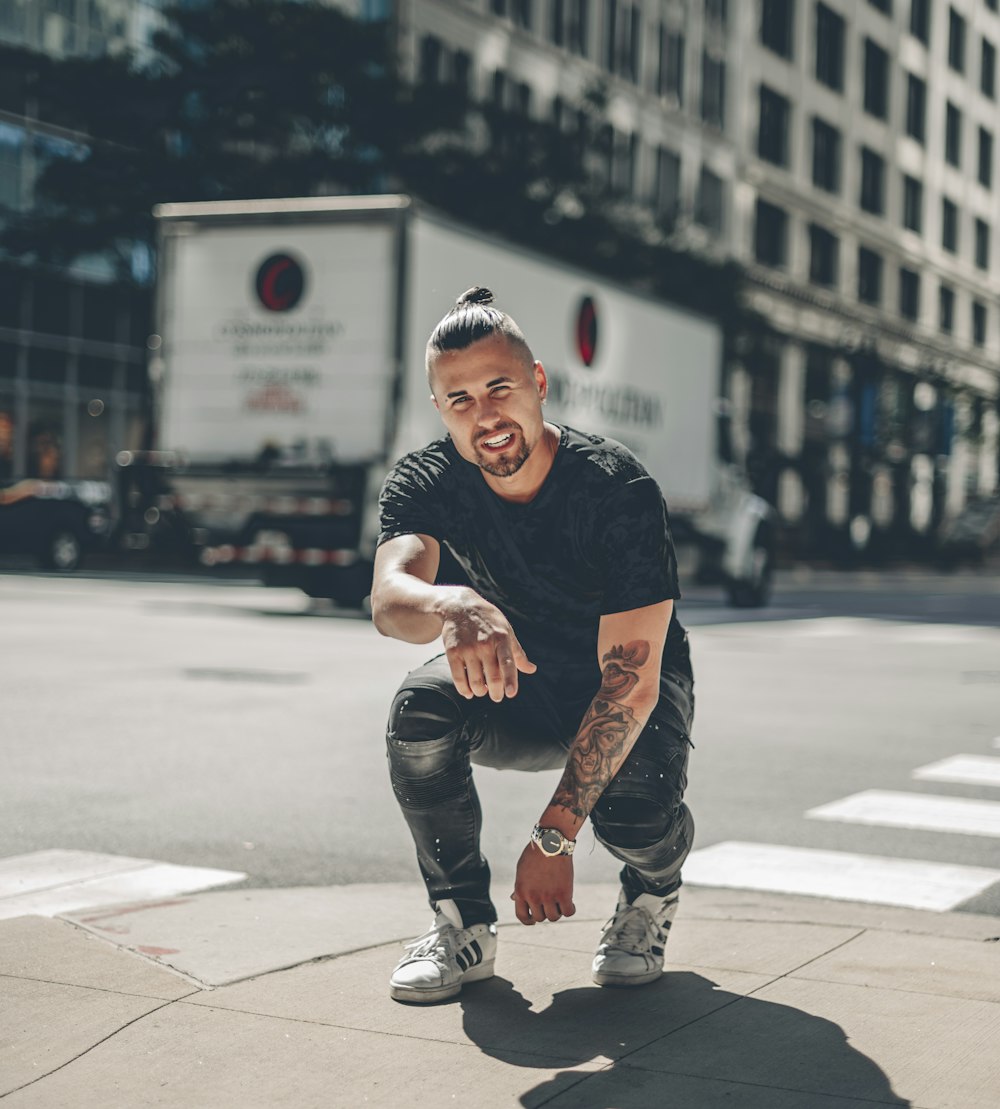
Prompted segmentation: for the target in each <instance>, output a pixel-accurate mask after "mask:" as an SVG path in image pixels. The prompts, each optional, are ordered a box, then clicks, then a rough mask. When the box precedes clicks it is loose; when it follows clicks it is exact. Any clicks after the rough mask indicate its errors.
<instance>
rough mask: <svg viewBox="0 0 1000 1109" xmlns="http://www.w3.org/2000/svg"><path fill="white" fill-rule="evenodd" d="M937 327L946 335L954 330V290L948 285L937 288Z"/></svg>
mask: <svg viewBox="0 0 1000 1109" xmlns="http://www.w3.org/2000/svg"><path fill="white" fill-rule="evenodd" d="M938 327H940V329H941V330H942V331H943V332H944V333H945V334H946V335H950V334H951V333H952V332H953V331H954V330H955V290H954V289H952V288H951V287H950V286H948V285H942V286H941V287H940V289H939V290H938Z"/></svg>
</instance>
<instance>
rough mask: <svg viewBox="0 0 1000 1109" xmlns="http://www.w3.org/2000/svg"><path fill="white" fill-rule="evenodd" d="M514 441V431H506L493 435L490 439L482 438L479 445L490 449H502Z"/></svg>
mask: <svg viewBox="0 0 1000 1109" xmlns="http://www.w3.org/2000/svg"><path fill="white" fill-rule="evenodd" d="M513 442H514V433H513V432H512V431H505V432H503V433H502V434H501V435H492V436H491V437H490V438H489V439H480V440H479V446H481V447H485V448H486V450H488V451H502V450H504V449H505V448H506V447H509V446H510V445H511V443H513Z"/></svg>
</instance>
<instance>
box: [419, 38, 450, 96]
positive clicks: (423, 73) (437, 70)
mask: <svg viewBox="0 0 1000 1109" xmlns="http://www.w3.org/2000/svg"><path fill="white" fill-rule="evenodd" d="M443 46H444V44H443V43H442V42H441V40H440V39H439V38H438V37H437V35H424V37H423V38H422V39H421V40H420V82H421V84H435V85H436V84H437V83H438V82H439V81H440V80H441V61H442V53H443Z"/></svg>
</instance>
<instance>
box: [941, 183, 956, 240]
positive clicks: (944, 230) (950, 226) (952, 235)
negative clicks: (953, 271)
mask: <svg viewBox="0 0 1000 1109" xmlns="http://www.w3.org/2000/svg"><path fill="white" fill-rule="evenodd" d="M941 245H942V246H943V247H944V249H945V250H948V251H951V253H952V254H956V253H958V206H957V205H956V204H955V203H954V202H953V201H951V200H949V199H948V198H947V197H945V198H944V199H943V200H942V201H941Z"/></svg>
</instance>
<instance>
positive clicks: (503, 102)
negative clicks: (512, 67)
mask: <svg viewBox="0 0 1000 1109" xmlns="http://www.w3.org/2000/svg"><path fill="white" fill-rule="evenodd" d="M490 91H491V99H492V101H493V103H494V105H495V106H496V107H498V108H506V106H507V74H506V73H504V71H503V70H502V69H496V70H494V71H493V84H492V86H491V90H490Z"/></svg>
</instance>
